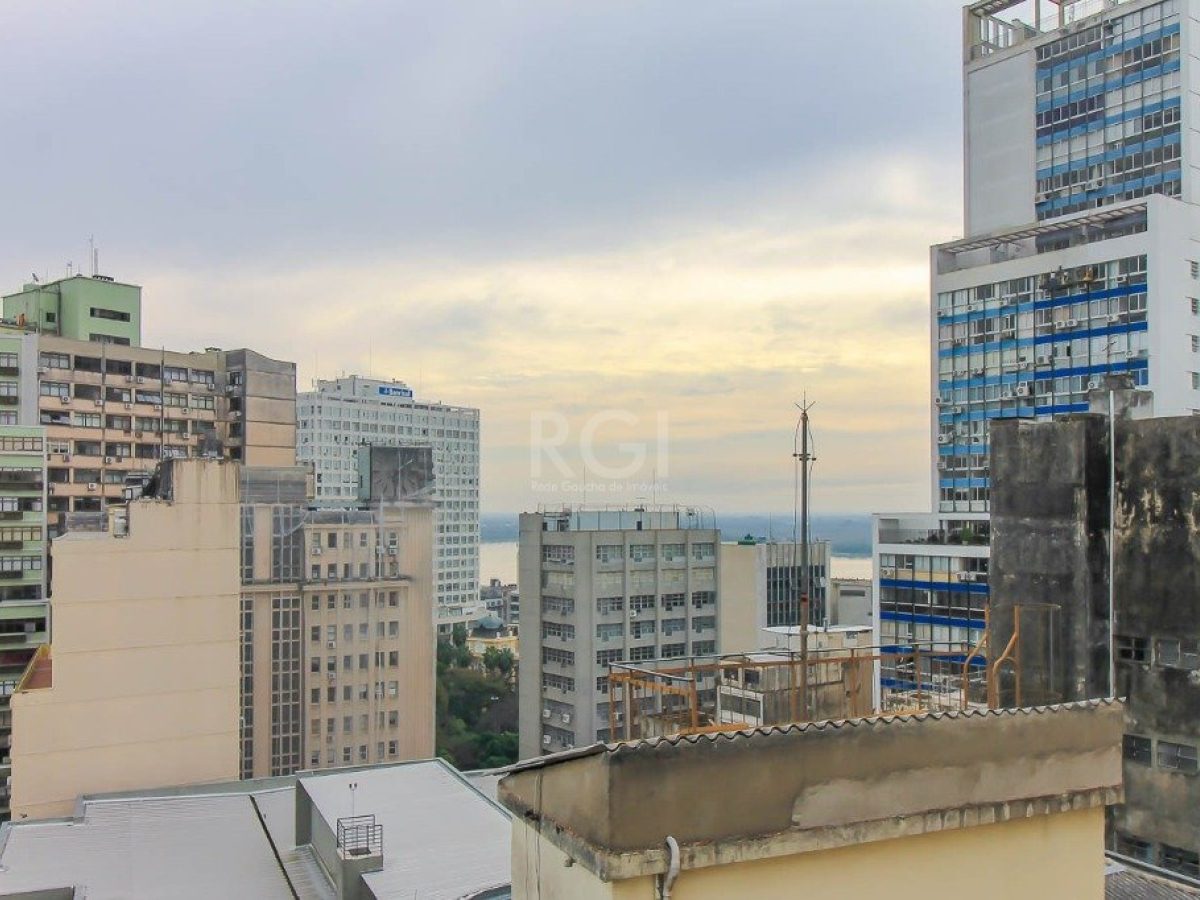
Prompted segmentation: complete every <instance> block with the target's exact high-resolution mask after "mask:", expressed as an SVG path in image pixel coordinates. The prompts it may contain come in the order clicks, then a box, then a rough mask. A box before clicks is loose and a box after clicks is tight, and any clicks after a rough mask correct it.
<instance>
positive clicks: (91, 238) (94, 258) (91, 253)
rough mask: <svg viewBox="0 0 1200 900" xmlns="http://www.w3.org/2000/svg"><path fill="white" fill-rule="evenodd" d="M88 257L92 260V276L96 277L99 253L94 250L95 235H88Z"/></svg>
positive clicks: (98, 266)
mask: <svg viewBox="0 0 1200 900" xmlns="http://www.w3.org/2000/svg"><path fill="white" fill-rule="evenodd" d="M88 258H89V259H91V261H92V277H93V278H95V277H96V272H97V271H99V269H100V253H99V251H97V250H96V236H95V235H94V234H93V235H89V236H88Z"/></svg>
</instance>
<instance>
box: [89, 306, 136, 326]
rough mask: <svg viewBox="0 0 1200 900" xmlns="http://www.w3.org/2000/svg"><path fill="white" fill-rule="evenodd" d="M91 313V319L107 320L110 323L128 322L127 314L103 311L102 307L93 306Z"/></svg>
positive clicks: (115, 310)
mask: <svg viewBox="0 0 1200 900" xmlns="http://www.w3.org/2000/svg"><path fill="white" fill-rule="evenodd" d="M91 313H92V318H93V319H108V320H110V321H112V322H128V321H129V313H127V312H121V310H119V309H105V308H104V307H102V306H93V307H92V309H91Z"/></svg>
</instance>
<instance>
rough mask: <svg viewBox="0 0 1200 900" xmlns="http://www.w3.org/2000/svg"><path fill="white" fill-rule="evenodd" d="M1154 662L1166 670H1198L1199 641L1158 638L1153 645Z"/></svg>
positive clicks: (1199, 659) (1199, 664) (1199, 657)
mask: <svg viewBox="0 0 1200 900" xmlns="http://www.w3.org/2000/svg"><path fill="white" fill-rule="evenodd" d="M1154 661H1155V663H1157V664H1158V665H1160V666H1163V667H1164V668H1168V669H1200V641H1197V640H1195V639H1194V638H1193V639H1190V640H1189V639H1186V638H1184V639H1181V638H1159V639H1158V640H1157V641H1155V644H1154Z"/></svg>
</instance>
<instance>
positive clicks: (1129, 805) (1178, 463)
mask: <svg viewBox="0 0 1200 900" xmlns="http://www.w3.org/2000/svg"><path fill="white" fill-rule="evenodd" d="M1108 440H1109V439H1108V423H1107V419H1106V418H1105V417H1102V416H1081V417H1078V418H1076V419H1074V420H1072V421H1067V422H1060V423H1046V424H1039V425H1029V424H1023V425H1019V426H1018V425H1011V424H1005V425H1002V426H994V427H993V431H992V441H993V443H992V479H993V482H992V504H993V521H992V529H993V532H992V533H993V538H992V619H991V632H990V637H989V642H991V645H992V647H993V648H995V647H998V646H1003V645H1004V644H1005V643H1007V641H1008V638H1009V636H1010V635H1011V627H1012V615H1011V610H1012V607H1013V606H1014V605H1015V604H1016V603H1026V604H1033V603H1043V604H1050V605H1052V606H1053V607H1054V609H1055V617H1056V620H1057V625H1055V626H1054V627H1053V629H1052V630H1051V632H1050V633H1049V636H1048V637H1049V638H1050V639H1049V640H1047V639H1046V638H1047V633H1046V629H1047V628H1049V627H1050V624H1049V623H1050V620H1049V619H1046V618H1045V617H1041V623H1040V624H1038V618H1037V617H1035V616H1026V617H1023V619H1022V637H1021V644H1022V645H1023V651H1022V659H1023V674H1024V676H1025V678H1024V681H1025V684H1026V685H1027V687H1026V694H1027V695H1026V697H1025V698H1024V699H1025V702H1036V699H1031V698H1030V697H1029V696H1028V694H1029V692H1031V691H1033V692H1037V691H1042V690H1044V689H1045V688H1044V686H1043V684H1042V682H1044V681H1045V680H1047V679H1048V680H1049V681H1050V682H1052V689H1053V690H1054V691H1055V692H1058V691H1059V690H1060V686H1061V690H1062V692H1063V693H1064V699H1067V700H1073V699H1083V698H1084V697H1095V696H1102V695H1104V694H1106V693H1108V671H1109V663H1108V659H1109V645H1108V640H1109V629H1108V572H1109V569H1108V555H1107V540H1108V531H1109V529H1108V523H1109V509H1108V497H1109V489H1108V485H1109V472H1108V458H1109V457H1108ZM1116 446H1117V464H1116V484H1117V541H1116V565H1115V603H1116V629H1115V632H1116V634H1117V635H1118V636H1125V637H1128V638H1132V639H1138V640H1141V641H1144V642H1145V643H1144V645H1143V646H1144V648H1145V649H1144V652H1145V659H1144V660H1140V661H1125V662H1119V663H1118V666H1117V683H1116V684H1117V693H1118V694H1119V695H1122V696H1126V697H1128V715H1127V721H1126V732H1127V733H1128V734H1131V735H1137V736H1141V737H1146V738H1150V739H1151V740H1153V741H1154V742H1155V745H1154V750H1153V753H1152V755H1153V756H1157V742H1158V741H1160V740H1166V741H1170V742H1173V743H1182V744H1188V745H1192V746H1197V745H1200V670H1196V669H1194V668H1193V669H1188V668H1186V667H1181V666H1178V665H1171V664H1169V663H1166V662H1164V660H1163V659H1162V658H1161V656H1160V652H1159V642H1160V641H1161V640H1162V639H1168V640H1173V639H1183V640H1195V639H1196V637H1197V629H1198V623H1200V506H1198V505H1197V504H1198V500H1197V498H1198V497H1200V419H1198V418H1196V417H1192V416H1187V417H1175V418H1157V419H1149V420H1142V421H1127V420H1118V422H1117V427H1116ZM1028 638H1033V640H1028ZM1051 647H1052V648H1053V649H1054V651H1055V653H1054V656H1053V657H1049V656H1048V655H1047V651H1048V650H1049V649H1050V648H1051ZM995 652H996V651H995V650H994V649H993V651H992V653H993V654H994V653H995ZM1002 684H1003V686H1004V688H1005V690H1004V691H1003V692H1002V694H1001V698H1000V699H1001V701H1002V702H1010V701H1011V700H1012V699H1013V692H1012V690H1011V688H1012V683H1011V678H1005V679H1004V680H1003V682H1002ZM1125 780H1126V801H1125V804H1124V806H1123V807H1122V808H1120V809H1118V810H1117V811H1116V813H1115V814H1114V817H1113V824H1114V826H1115V827H1116V829H1117V830H1119V831H1120V832H1123V833H1125V834H1127V835H1130V836H1133V837H1136V838H1138V839H1141V840H1146V841H1150V842H1153V843H1159V844H1169V845H1171V846H1173V847H1180V848H1183V849H1186V850H1191V851H1193V852H1196V851H1200V837H1198V836H1197V835H1200V813H1198V812H1197V810H1200V778H1197V776H1195V775H1189V774H1184V773H1180V772H1175V771H1171V770H1167V769H1164V768H1163V767H1161V766H1160V765H1158V763H1157V761H1156V759H1155V760H1151V761H1150V762H1149V763H1145V762H1138V761H1134V760H1126V763H1125Z"/></svg>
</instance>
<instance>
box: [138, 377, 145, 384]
mask: <svg viewBox="0 0 1200 900" xmlns="http://www.w3.org/2000/svg"><path fill="white" fill-rule="evenodd" d="M137 383H138V384H145V383H146V379H145V378H143V377H142V376H141V375H139V376H138V377H137Z"/></svg>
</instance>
